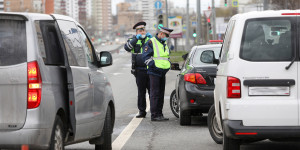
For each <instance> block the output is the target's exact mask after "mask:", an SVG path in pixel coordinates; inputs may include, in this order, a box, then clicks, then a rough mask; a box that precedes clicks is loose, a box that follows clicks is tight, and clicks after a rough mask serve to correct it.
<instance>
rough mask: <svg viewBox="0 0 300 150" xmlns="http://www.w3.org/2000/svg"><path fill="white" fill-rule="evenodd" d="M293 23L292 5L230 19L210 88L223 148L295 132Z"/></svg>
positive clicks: (299, 131)
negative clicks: (284, 8) (214, 77)
mask: <svg viewBox="0 0 300 150" xmlns="http://www.w3.org/2000/svg"><path fill="white" fill-rule="evenodd" d="M299 27H300V13H299V12H298V11H287V10H285V11H264V12H250V13H246V14H238V15H235V16H233V17H232V18H231V19H230V21H229V24H228V27H227V31H226V36H225V39H224V43H223V47H222V52H221V54H220V57H221V58H220V64H219V66H218V68H217V69H218V71H217V77H216V80H215V85H216V86H215V91H214V99H215V107H214V109H215V110H216V111H215V112H216V113H215V114H216V115H215V118H216V121H215V123H217V124H218V128H220V129H223V133H224V134H223V147H224V150H236V149H240V145H241V144H243V143H244V142H246V141H247V142H249V141H258V140H263V139H273V140H281V139H285V138H299V137H300V122H299V117H300V115H299V114H300V111H299V107H300V95H299V94H298V91H299V89H300V87H299V85H300V84H298V78H299V77H300V65H299V46H300V45H299V43H300V42H299V38H300V36H299V34H297V33H298V32H299V29H300V28H299ZM299 79H300V78H299Z"/></svg>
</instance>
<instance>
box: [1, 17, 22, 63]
mask: <svg viewBox="0 0 300 150" xmlns="http://www.w3.org/2000/svg"><path fill="white" fill-rule="evenodd" d="M26 61H27V42H26V28H25V21H20V20H3V19H0V66H8V65H15V64H20V63H23V62H26Z"/></svg>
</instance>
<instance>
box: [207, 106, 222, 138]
mask: <svg viewBox="0 0 300 150" xmlns="http://www.w3.org/2000/svg"><path fill="white" fill-rule="evenodd" d="M207 126H208V130H209V133H210V136H211V137H212V139H213V140H214V141H215V142H216V143H217V144H222V143H223V133H222V129H219V127H218V123H217V119H216V111H215V105H212V106H211V107H210V109H209V112H208V116H207Z"/></svg>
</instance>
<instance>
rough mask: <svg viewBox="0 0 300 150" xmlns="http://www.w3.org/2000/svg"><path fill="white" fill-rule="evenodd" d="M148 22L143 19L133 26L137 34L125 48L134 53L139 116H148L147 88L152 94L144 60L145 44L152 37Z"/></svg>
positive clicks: (133, 65)
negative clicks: (148, 29)
mask: <svg viewBox="0 0 300 150" xmlns="http://www.w3.org/2000/svg"><path fill="white" fill-rule="evenodd" d="M145 27H146V22H144V21H141V22H138V23H137V24H135V25H134V26H133V29H135V30H136V35H135V36H133V37H132V38H129V39H128V41H127V43H126V44H125V45H124V49H125V50H126V51H128V52H131V53H132V59H131V60H132V66H131V68H132V70H131V73H132V74H133V75H134V76H135V77H136V84H137V87H138V109H139V114H138V115H137V116H136V117H137V118H145V117H146V89H148V93H149V95H150V92H149V90H150V83H149V76H148V74H147V66H146V65H145V63H144V61H143V60H142V52H143V46H144V44H145V43H146V42H147V41H148V40H149V39H150V38H152V35H151V34H150V33H146V30H145Z"/></svg>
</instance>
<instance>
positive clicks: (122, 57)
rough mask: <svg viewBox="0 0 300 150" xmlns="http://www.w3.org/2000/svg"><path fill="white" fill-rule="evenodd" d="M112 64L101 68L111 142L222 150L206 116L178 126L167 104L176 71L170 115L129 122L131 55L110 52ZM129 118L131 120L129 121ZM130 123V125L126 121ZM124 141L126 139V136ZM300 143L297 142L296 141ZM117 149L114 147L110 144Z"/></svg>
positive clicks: (276, 149)
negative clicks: (111, 112) (109, 94)
mask: <svg viewBox="0 0 300 150" xmlns="http://www.w3.org/2000/svg"><path fill="white" fill-rule="evenodd" d="M113 59H114V62H113V65H112V66H109V67H106V68H104V71H105V72H106V73H107V76H108V78H109V80H110V82H111V84H112V88H113V93H114V98H115V105H116V121H115V127H114V132H113V139H112V141H113V142H114V141H115V140H116V139H117V137H118V138H121V139H124V140H121V141H122V142H124V145H122V146H121V149H122V150H162V149H163V150H221V149H222V145H218V144H216V143H215V142H214V141H213V140H212V138H211V137H210V134H209V131H208V129H207V123H206V117H193V119H192V125H191V126H180V125H179V122H178V118H176V117H175V116H174V115H173V114H172V112H171V110H170V106H169V100H170V99H169V97H170V94H171V92H172V90H173V89H174V88H175V80H176V75H177V74H178V73H179V72H178V71H169V72H168V73H167V77H166V79H167V81H166V91H165V103H164V109H163V113H164V116H165V117H168V118H170V120H169V121H166V122H151V120H150V113H149V112H148V114H147V117H146V118H145V119H141V120H139V121H140V124H136V128H133V127H132V125H134V124H135V121H136V120H135V121H133V122H131V121H132V120H133V118H135V115H136V114H137V113H138V109H137V88H136V83H135V78H134V76H133V75H131V74H130V67H131V63H130V60H131V55H130V53H127V52H125V51H124V50H120V51H119V53H117V54H113ZM130 122H131V123H130ZM128 124H130V125H128ZM128 126H130V127H129V128H130V129H131V131H132V134H130V135H129V136H128V135H127V136H128V139H126V138H123V137H124V135H123V134H121V133H122V131H124V129H126V127H127V128H128ZM125 139H126V140H127V141H126V140H125ZM298 143H299V142H298ZM298 143H296V142H291V143H287V142H270V141H268V140H266V141H263V142H257V143H253V144H250V145H242V147H241V150H295V149H300V144H298ZM66 149H68V150H72V149H76V150H88V149H89V150H90V149H94V146H93V145H90V144H89V143H88V142H84V143H80V144H75V145H70V146H67V147H66ZM113 149H116V147H113Z"/></svg>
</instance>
